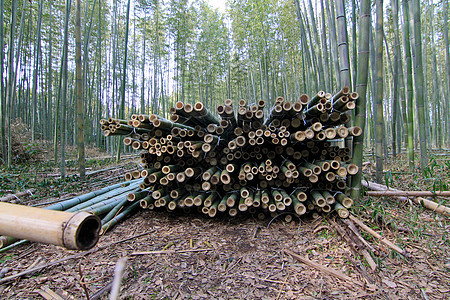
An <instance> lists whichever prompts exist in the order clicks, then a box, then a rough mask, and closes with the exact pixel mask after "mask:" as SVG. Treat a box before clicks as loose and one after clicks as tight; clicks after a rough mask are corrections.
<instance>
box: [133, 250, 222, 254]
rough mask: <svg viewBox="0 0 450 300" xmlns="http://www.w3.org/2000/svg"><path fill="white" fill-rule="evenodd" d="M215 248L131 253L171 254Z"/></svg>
mask: <svg viewBox="0 0 450 300" xmlns="http://www.w3.org/2000/svg"><path fill="white" fill-rule="evenodd" d="M212 250H214V249H188V250H159V251H158V250H157V251H143V252H133V253H131V254H130V255H151V254H171V253H188V252H202V251H212Z"/></svg>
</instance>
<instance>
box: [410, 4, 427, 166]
mask: <svg viewBox="0 0 450 300" xmlns="http://www.w3.org/2000/svg"><path fill="white" fill-rule="evenodd" d="M412 9H413V12H414V17H413V20H414V41H415V45H414V47H415V52H414V53H415V55H414V85H415V91H416V94H415V95H416V109H417V115H418V118H419V120H418V122H419V144H420V168H421V169H422V171H424V170H425V168H426V166H427V163H428V157H427V152H428V151H427V136H426V128H425V126H426V120H425V97H424V71H423V59H422V23H421V16H420V2H419V0H412Z"/></svg>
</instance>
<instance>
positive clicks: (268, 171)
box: [101, 87, 362, 218]
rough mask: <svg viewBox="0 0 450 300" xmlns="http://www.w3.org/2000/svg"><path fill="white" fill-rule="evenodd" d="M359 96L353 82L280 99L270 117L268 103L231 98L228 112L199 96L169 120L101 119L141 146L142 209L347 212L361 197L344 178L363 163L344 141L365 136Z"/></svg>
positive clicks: (137, 197) (107, 129)
mask: <svg viewBox="0 0 450 300" xmlns="http://www.w3.org/2000/svg"><path fill="white" fill-rule="evenodd" d="M357 99H358V94H357V93H351V92H350V91H349V88H348V87H345V88H343V89H342V90H341V91H340V92H339V93H337V94H336V95H334V96H333V95H331V94H329V93H325V92H323V91H320V92H318V93H317V94H316V95H314V96H313V97H312V98H311V99H310V98H309V97H308V96H307V95H302V96H301V97H300V99H299V100H298V101H296V102H290V101H286V100H285V99H283V98H282V97H278V98H277V99H276V101H275V104H274V106H273V107H272V109H271V110H270V113H269V115H268V117H267V118H264V109H265V106H266V102H265V101H263V100H260V101H258V102H257V103H256V104H253V105H247V103H246V101H244V100H240V101H239V103H238V106H237V107H235V106H233V102H232V101H231V100H230V99H227V100H225V102H224V104H223V105H220V106H218V107H217V113H218V115H219V116H220V118H217V117H216V116H214V115H213V114H212V113H211V112H210V111H209V110H208V109H207V108H206V107H205V106H204V105H203V104H202V103H201V102H197V103H195V104H194V105H192V104H190V103H182V102H177V103H176V105H175V107H173V108H171V110H170V112H171V116H170V118H169V119H164V118H162V117H160V116H157V115H132V117H131V119H130V120H128V121H127V120H114V119H111V118H110V119H109V120H101V124H102V129H103V133H104V135H105V136H109V135H125V137H124V139H123V142H124V144H125V145H128V146H131V147H132V148H133V149H136V150H142V154H141V160H142V164H143V166H144V169H143V170H142V171H140V172H139V171H135V172H132V173H127V174H126V176H125V177H126V179H127V180H133V179H137V178H143V182H142V183H141V184H140V188H141V190H140V191H138V192H135V193H132V194H130V196H129V200H131V201H139V202H140V205H141V207H142V208H147V209H156V208H161V207H163V208H166V209H167V210H169V211H175V210H181V211H184V212H189V211H191V210H192V209H194V210H197V211H199V212H201V213H203V214H205V215H208V216H210V217H214V216H215V215H216V214H223V215H230V216H235V215H237V214H238V213H239V212H250V213H263V214H264V213H265V212H267V213H272V214H278V213H281V212H291V213H292V214H297V215H304V214H306V213H311V214H312V216H313V217H317V216H318V215H319V213H321V212H324V213H330V212H332V211H336V212H337V213H338V214H339V216H341V217H343V218H345V217H347V216H348V214H349V211H348V209H349V208H350V207H351V206H352V203H353V200H352V199H350V198H349V197H348V196H347V190H348V189H347V183H346V179H347V178H348V177H349V176H350V175H353V174H356V173H357V172H358V171H359V170H358V167H357V166H356V165H354V164H351V163H350V161H351V151H350V149H349V148H346V147H341V146H339V145H341V144H343V143H342V140H343V139H346V138H348V137H351V136H358V135H360V134H361V133H362V132H361V128H359V127H346V126H345V125H346V124H347V123H349V121H350V119H351V116H350V113H349V112H348V111H349V110H351V109H353V108H354V107H355V101H356V100H357ZM263 214H261V216H263Z"/></svg>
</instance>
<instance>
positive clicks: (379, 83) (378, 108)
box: [374, 0, 384, 183]
mask: <svg viewBox="0 0 450 300" xmlns="http://www.w3.org/2000/svg"><path fill="white" fill-rule="evenodd" d="M376 6H377V23H376V81H375V85H376V93H377V94H376V98H375V101H374V108H375V110H374V111H375V133H376V134H375V158H376V181H377V182H378V183H381V182H382V181H383V180H384V178H383V164H384V154H383V140H384V134H383V131H384V118H383V80H384V79H383V74H384V65H383V34H384V31H383V0H377V1H376Z"/></svg>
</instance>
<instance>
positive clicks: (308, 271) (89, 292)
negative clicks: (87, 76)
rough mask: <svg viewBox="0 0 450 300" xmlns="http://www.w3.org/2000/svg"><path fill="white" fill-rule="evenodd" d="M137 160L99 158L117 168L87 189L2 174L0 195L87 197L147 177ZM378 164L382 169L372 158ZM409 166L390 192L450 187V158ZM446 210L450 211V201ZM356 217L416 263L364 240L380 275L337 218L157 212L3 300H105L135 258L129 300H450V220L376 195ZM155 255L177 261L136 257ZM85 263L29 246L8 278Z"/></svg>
mask: <svg viewBox="0 0 450 300" xmlns="http://www.w3.org/2000/svg"><path fill="white" fill-rule="evenodd" d="M90 155H91V157H92V156H98V155H97V154H95V153H91V154H90ZM134 160H136V159H133V157H128V158H126V159H124V160H122V161H121V163H120V164H119V165H118V164H115V163H114V160H112V159H107V158H96V159H88V160H87V167H88V168H89V169H88V172H93V171H95V170H99V169H105V168H106V169H107V170H105V171H102V172H99V173H93V174H92V175H90V176H89V177H88V178H89V181H87V182H81V181H80V180H79V179H78V177H77V176H69V177H67V178H66V179H64V180H62V179H60V178H59V177H58V176H59V175H58V168H57V166H56V165H54V164H52V163H50V162H45V161H44V162H43V161H38V162H33V163H28V164H26V165H19V166H18V167H16V168H14V169H12V170H8V171H7V172H6V171H5V170H0V172H1V173H0V177H1V178H0V179H1V182H2V185H1V190H0V196H1V195H2V194H5V193H8V192H11V191H17V190H24V189H30V188H35V189H36V191H35V192H34V193H33V196H29V197H25V198H23V199H20V201H18V202H19V203H22V204H28V205H30V204H38V203H44V202H49V201H53V200H57V199H60V198H61V199H63V198H68V197H72V196H74V195H78V194H84V193H86V192H88V191H90V190H95V189H99V188H101V187H103V186H107V185H110V184H112V183H116V182H120V179H119V177H120V176H121V175H123V174H124V172H125V170H132V169H135V168H137V164H136V162H135V161H134ZM366 161H368V162H373V160H372V157H371V156H367V157H366ZM407 165H408V164H407V161H406V158H405V157H404V156H403V155H402V156H400V157H399V158H396V159H390V160H388V161H387V162H386V166H385V169H386V170H388V171H386V183H387V184H388V185H390V186H392V187H395V188H398V189H402V190H448V189H449V187H450V180H449V171H450V153H449V152H433V153H432V154H431V155H430V163H429V167H428V169H427V171H426V172H425V173H420V172H417V173H411V172H410V171H409V170H408V167H407ZM75 166H76V164H75V162H73V161H69V162H68V170H69V171H68V174H69V175H71V174H73V173H75V172H76V168H75ZM109 168H110V169H109ZM373 172H374V168H373V164H366V168H365V170H364V174H365V177H366V178H367V179H368V180H372V179H373V177H372V174H373ZM437 200H438V201H442V203H443V204H446V205H447V206H449V205H450V201H449V200H448V199H444V198H438V199H437ZM352 212H353V214H355V215H356V216H357V217H358V218H360V219H361V220H362V221H364V223H365V224H367V225H368V226H370V227H371V228H372V229H374V230H375V231H377V232H379V233H380V234H382V236H383V237H385V238H387V239H388V240H390V241H392V242H394V243H395V244H396V245H398V246H399V247H401V248H402V249H404V250H405V251H406V252H407V253H408V255H407V257H405V256H401V255H399V254H397V253H396V252H393V251H392V250H391V249H390V248H387V247H386V246H384V244H382V243H380V242H379V241H378V240H377V239H375V238H373V237H372V236H370V235H367V234H364V233H363V234H362V235H363V237H364V238H366V240H367V241H369V243H370V245H371V246H372V247H373V248H374V249H375V250H376V251H375V252H376V255H375V254H373V253H372V257H373V259H374V261H375V262H376V264H377V267H378V268H377V269H376V270H375V271H372V270H371V268H370V267H369V265H368V264H367V262H366V260H365V259H364V258H363V257H360V256H359V255H355V252H353V250H352V249H351V247H350V245H348V244H347V242H346V240H345V239H343V238H342V237H341V236H340V235H338V234H337V232H336V229H335V227H334V224H336V223H338V224H341V225H342V222H341V221H340V220H338V219H337V218H336V217H335V216H334V215H329V216H322V217H320V218H318V219H312V218H302V219H301V221H300V220H298V219H296V218H294V220H293V221H292V222H290V223H287V222H285V221H284V220H283V219H282V218H277V219H275V220H271V219H270V218H268V219H265V220H259V219H257V218H254V217H253V216H251V215H248V216H247V217H239V218H233V219H228V218H215V219H207V218H204V217H202V216H200V215H199V216H181V215H175V214H171V213H167V212H165V211H148V210H147V211H139V212H138V213H136V214H135V215H134V216H132V217H130V218H128V219H127V220H125V221H124V222H122V223H119V224H118V225H116V227H115V228H114V229H113V230H111V231H109V232H108V233H106V234H105V235H104V236H102V237H101V239H100V241H99V243H98V244H97V246H96V247H95V248H93V250H92V251H88V252H85V254H84V255H80V256H78V257H76V258H73V259H69V260H66V261H64V262H63V263H61V264H56V265H53V266H51V267H47V268H44V269H42V270H40V271H38V272H35V273H32V274H29V275H27V276H23V277H20V278H17V279H15V280H13V281H10V282H7V283H3V284H0V298H1V299H24V298H26V299H28V298H31V299H42V298H43V296H41V295H44V294H45V293H44V291H47V293H49V292H50V293H51V292H52V291H53V292H54V293H56V294H57V295H54V298H48V296H47V298H46V299H58V298H57V297H58V295H59V296H60V297H61V298H62V299H96V298H97V296H98V295H99V294H101V293H99V291H101V290H102V289H103V290H104V288H105V287H107V286H108V285H109V284H110V282H111V281H112V278H113V275H114V268H115V265H116V263H117V261H118V260H119V259H120V258H122V257H128V262H127V268H126V272H125V274H124V277H123V280H122V287H121V292H120V298H121V299H359V298H361V299H450V257H449V253H450V241H449V234H450V220H449V218H448V217H444V216H442V215H439V214H436V213H433V212H432V211H429V210H426V209H424V208H422V207H420V206H417V205H415V204H414V203H412V202H406V201H405V202H402V201H398V200H396V199H395V198H389V197H383V198H373V197H364V198H363V199H362V201H360V202H357V203H355V205H354V208H353V209H352ZM286 249H287V250H291V251H293V252H295V253H297V254H300V255H302V256H304V257H307V258H309V259H310V260H311V261H313V262H315V263H316V264H320V265H322V266H326V267H329V268H332V269H335V270H339V271H340V272H342V273H344V274H345V275H347V276H349V277H350V278H351V280H347V281H344V280H341V279H338V278H336V277H335V276H332V275H329V274H326V273H324V272H323V271H321V270H319V269H316V268H312V267H310V266H307V265H305V264H303V263H301V262H299V261H297V260H295V259H293V258H292V257H291V256H290V255H287V254H286V253H285V252H284V250H286ZM155 250H173V251H170V252H164V253H161V254H156V253H150V254H143V255H131V254H132V253H133V252H142V251H155ZM183 250H190V251H191V252H183ZM192 250H194V251H192ZM195 251H197V252H195ZM76 253H81V252H78V251H69V250H65V249H63V248H61V247H57V246H52V245H45V244H40V243H28V244H23V245H20V246H18V247H16V248H14V249H12V250H10V251H8V252H5V253H2V254H0V270H7V271H8V272H7V273H6V274H5V276H9V275H14V274H16V273H18V272H21V271H24V270H27V269H29V268H31V267H32V266H38V265H44V264H46V263H50V262H54V261H56V260H59V259H63V258H68V257H70V256H72V255H73V254H76ZM0 273H1V272H0ZM107 295H108V293H104V294H103V295H102V296H101V298H102V299H107ZM61 298H59V299H61Z"/></svg>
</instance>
